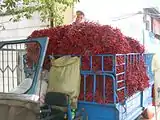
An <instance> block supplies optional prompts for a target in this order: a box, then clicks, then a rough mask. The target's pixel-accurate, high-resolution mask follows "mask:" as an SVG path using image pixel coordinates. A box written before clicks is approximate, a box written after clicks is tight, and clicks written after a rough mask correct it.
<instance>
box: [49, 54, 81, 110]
mask: <svg viewBox="0 0 160 120" xmlns="http://www.w3.org/2000/svg"><path fill="white" fill-rule="evenodd" d="M80 80H81V77H80V58H78V57H70V56H64V57H61V58H58V59H56V60H54V59H53V60H52V67H51V69H50V72H49V85H48V92H61V93H66V94H68V95H69V96H70V99H71V107H72V108H77V101H78V96H79V93H80Z"/></svg>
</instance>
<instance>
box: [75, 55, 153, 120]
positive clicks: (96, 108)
mask: <svg viewBox="0 0 160 120" xmlns="http://www.w3.org/2000/svg"><path fill="white" fill-rule="evenodd" d="M96 56H98V57H100V58H101V70H98V71H94V70H93V69H92V68H93V65H92V62H93V61H92V59H93V56H89V58H90V59H89V61H90V69H88V70H83V69H82V70H81V75H82V76H84V77H83V79H82V80H83V81H84V96H85V94H86V88H87V86H86V76H88V75H92V76H93V89H92V93H93V98H92V101H86V100H85V97H84V99H83V100H81V101H79V103H78V109H79V110H81V109H82V110H85V111H86V113H87V116H88V120H135V119H136V118H137V117H138V116H139V115H141V113H142V112H143V110H144V109H145V108H147V107H148V105H149V104H151V103H152V86H153V83H154V80H153V73H152V71H151V62H152V57H153V54H137V53H131V54H116V55H109V54H108V55H96ZM107 57H110V58H111V59H112V62H111V63H112V68H111V69H110V70H104V66H105V61H104V59H105V58H107ZM117 59H121V61H123V63H118V62H117ZM141 59H143V60H144V62H145V66H146V69H147V71H146V72H147V74H148V76H149V78H150V82H149V83H150V86H149V88H146V89H145V90H144V91H137V93H135V94H134V95H133V96H131V97H127V96H128V94H127V89H126V84H125V81H126V78H125V77H124V79H123V80H120V79H119V78H118V76H119V75H124V76H125V75H126V69H127V65H128V64H134V63H135V62H136V64H141V62H142V61H141ZM120 66H121V67H122V66H123V67H124V69H123V71H121V72H119V73H118V71H117V67H120ZM97 75H101V76H103V78H104V79H103V84H104V86H103V87H104V88H103V97H104V98H106V94H107V93H106V92H110V91H105V84H106V82H107V81H106V80H105V77H110V78H111V79H112V85H113V86H112V89H113V103H108V104H99V103H97V102H95V99H94V96H95V94H96V86H97V85H96V81H97V79H96V76H97ZM121 82H124V86H121V87H119V88H118V84H119V83H121ZM119 91H123V92H124V95H125V97H124V99H125V101H124V102H123V103H121V102H117V100H118V96H117V93H118V92H119Z"/></svg>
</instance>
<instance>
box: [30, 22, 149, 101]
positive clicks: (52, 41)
mask: <svg viewBox="0 0 160 120" xmlns="http://www.w3.org/2000/svg"><path fill="white" fill-rule="evenodd" d="M46 36H47V37H49V45H48V48H47V53H46V60H45V63H44V69H45V68H48V65H49V61H48V60H47V56H49V55H72V54H74V55H83V56H84V57H82V70H86V69H90V66H89V63H90V61H89V57H88V56H89V55H93V56H94V55H96V54H127V53H143V52H144V46H142V45H141V44H140V43H139V42H138V41H137V40H134V39H133V38H130V37H126V36H124V35H123V34H122V33H121V31H120V30H119V29H115V28H112V27H111V26H109V25H100V24H97V23H92V22H85V23H81V24H78V25H65V26H58V27H55V28H49V29H43V30H36V31H34V32H33V33H32V34H31V35H30V36H29V38H37V37H46ZM38 50H39V48H38V47H37V46H34V45H32V46H29V45H28V46H27V51H28V52H27V55H28V58H29V59H28V64H31V61H32V62H33V61H34V62H36V60H37V59H36V56H37V55H38V54H35V53H36V52H38ZM104 61H105V65H104V69H106V70H110V69H111V68H112V59H111V58H105V60H104ZM140 61H141V64H137V63H136V62H135V63H134V64H132V65H130V64H128V65H127V73H126V86H127V91H128V96H131V95H133V94H134V93H135V92H137V91H142V90H144V89H145V88H146V87H148V85H149V78H148V76H147V74H146V68H145V65H144V60H143V58H141V60H140ZM117 62H118V63H122V62H123V58H122V57H119V58H118V59H117ZM92 64H93V68H92V70H93V71H98V70H100V69H101V60H100V58H98V57H93V62H92ZM117 71H118V72H120V71H123V68H122V67H120V68H117ZM102 79H103V78H102V76H100V75H99V76H98V75H97V85H96V94H95V96H93V94H92V91H93V76H90V75H88V76H87V83H86V84H87V87H86V94H85V96H86V98H85V99H86V100H88V101H91V100H92V98H94V99H95V101H96V102H98V103H108V102H113V89H112V84H113V83H112V81H111V80H110V78H106V81H107V82H106V89H105V91H106V93H105V95H106V98H104V93H103V86H104V85H103V84H104V83H103V82H102ZM119 79H124V78H123V76H119ZM83 82H84V81H83V76H82V83H81V92H80V97H79V99H80V100H82V99H84V91H83V87H84V85H83ZM119 86H123V84H120V85H119ZM117 96H118V98H119V101H123V100H124V91H123V90H122V91H119V92H117Z"/></svg>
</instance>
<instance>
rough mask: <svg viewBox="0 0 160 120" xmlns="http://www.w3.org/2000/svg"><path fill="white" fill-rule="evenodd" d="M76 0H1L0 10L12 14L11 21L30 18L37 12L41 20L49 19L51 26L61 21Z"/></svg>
mask: <svg viewBox="0 0 160 120" xmlns="http://www.w3.org/2000/svg"><path fill="white" fill-rule="evenodd" d="M76 2H79V0H3V2H1V5H0V12H1V14H3V13H6V14H10V15H12V18H11V20H13V21H19V20H21V18H27V19H30V18H31V17H32V16H33V13H35V12H39V14H40V18H41V21H43V22H44V21H47V20H50V26H51V27H53V26H57V25H61V24H62V23H63V18H64V15H63V13H64V12H65V11H66V9H67V8H68V7H73V5H74V3H76Z"/></svg>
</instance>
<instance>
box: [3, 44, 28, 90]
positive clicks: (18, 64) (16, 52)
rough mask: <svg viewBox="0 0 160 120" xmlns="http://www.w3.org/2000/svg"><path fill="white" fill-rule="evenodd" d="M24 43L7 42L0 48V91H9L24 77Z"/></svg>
mask: <svg viewBox="0 0 160 120" xmlns="http://www.w3.org/2000/svg"><path fill="white" fill-rule="evenodd" d="M24 54H25V45H24V44H7V45H5V46H3V48H2V49H0V92H9V91H10V90H11V89H13V88H15V87H17V85H19V84H20V83H21V82H22V80H23V79H24V71H23V68H24V66H23V56H24Z"/></svg>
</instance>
